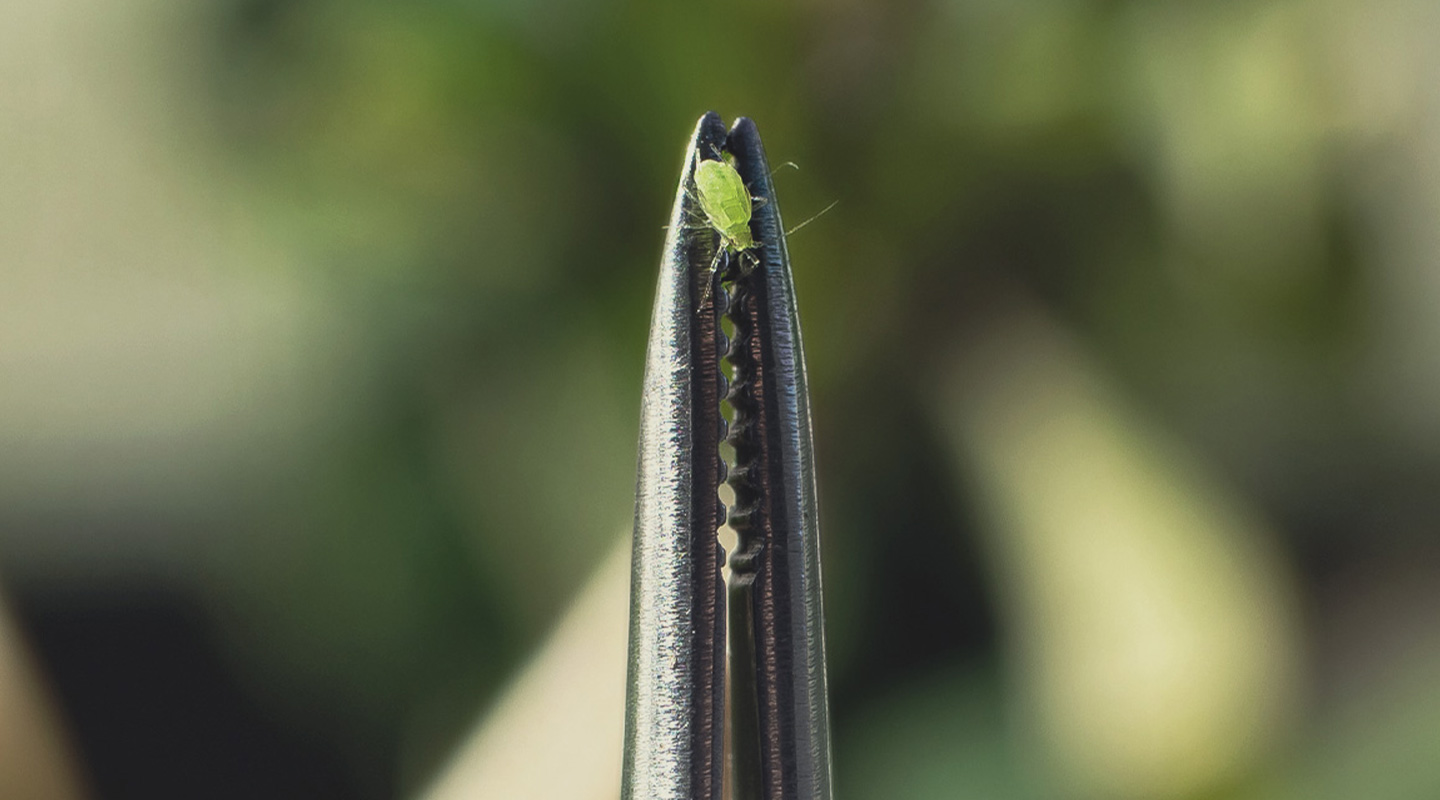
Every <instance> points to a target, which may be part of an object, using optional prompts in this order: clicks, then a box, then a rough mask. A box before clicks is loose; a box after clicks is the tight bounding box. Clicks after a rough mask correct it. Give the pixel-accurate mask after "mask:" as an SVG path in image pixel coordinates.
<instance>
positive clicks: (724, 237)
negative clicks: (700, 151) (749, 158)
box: [695, 161, 755, 253]
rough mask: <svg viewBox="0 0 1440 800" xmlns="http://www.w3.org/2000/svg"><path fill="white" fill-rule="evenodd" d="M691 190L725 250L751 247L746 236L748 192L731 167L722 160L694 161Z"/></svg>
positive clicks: (747, 228)
mask: <svg viewBox="0 0 1440 800" xmlns="http://www.w3.org/2000/svg"><path fill="white" fill-rule="evenodd" d="M695 191H696V193H697V195H698V197H697V198H696V199H697V200H698V201H699V203H700V210H701V211H704V212H705V219H706V221H707V222H708V223H709V225H710V227H712V228H714V229H715V231H716V232H717V233H719V234H720V239H721V242H722V244H723V245H724V246H725V248H726V249H728V250H729V251H730V252H732V253H740V252H743V251H745V250H749V249H751V248H753V247H755V240H754V239H753V238H751V236H750V215H751V211H752V206H751V204H750V192H749V191H748V190H746V188H745V181H744V180H742V179H741V178H740V173H738V172H736V171H735V168H734V167H732V166H730V165H729V164H728V163H726V162H724V161H701V162H700V163H699V164H696V165H695Z"/></svg>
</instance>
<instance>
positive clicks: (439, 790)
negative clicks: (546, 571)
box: [424, 536, 630, 800]
mask: <svg viewBox="0 0 1440 800" xmlns="http://www.w3.org/2000/svg"><path fill="white" fill-rule="evenodd" d="M629 607H630V538H629V537H628V536H627V537H624V538H623V539H622V540H621V542H620V543H619V544H617V545H616V546H615V547H614V549H612V550H611V552H610V553H609V554H608V555H607V556H606V558H605V560H604V562H603V563H602V564H601V566H600V569H599V570H597V571H596V573H595V575H594V577H592V578H591V579H590V582H589V583H588V584H587V585H586V587H585V589H584V590H583V591H582V592H581V593H580V596H579V597H577V598H576V599H575V602H574V603H573V604H572V605H571V607H570V609H569V611H567V612H566V614H565V617H564V618H563V619H562V620H561V622H560V624H559V625H558V626H557V627H556V628H555V631H554V633H552V634H551V636H550V638H549V640H548V641H547V642H546V643H545V645H544V647H543V648H542V649H541V650H540V652H539V653H537V654H536V655H535V657H534V658H533V659H532V660H531V661H530V663H529V664H528V665H526V667H525V669H524V671H523V672H522V673H521V674H520V676H519V678H518V679H517V680H516V681H515V682H514V684H513V685H511V686H510V688H509V689H508V690H506V692H505V694H504V696H503V697H502V698H501V700H500V702H499V704H498V705H496V706H495V708H494V709H493V710H491V711H490V712H489V713H488V714H487V715H486V717H485V719H484V720H483V721H482V723H481V724H480V727H479V728H478V729H477V730H476V731H475V733H474V734H473V735H471V737H470V738H469V740H468V741H467V742H466V743H465V744H464V745H463V746H462V747H461V749H460V751H459V753H458V754H457V755H456V756H455V757H454V759H453V760H452V761H451V763H450V765H449V766H448V767H447V768H446V769H445V771H444V773H443V774H442V776H441V777H440V779H439V780H438V781H437V782H436V783H435V784H434V785H433V787H432V788H431V789H430V791H428V792H427V793H426V794H425V795H424V798H425V800H472V799H473V798H506V800H553V799H554V798H565V800H602V798H603V799H604V800H612V799H613V798H614V797H616V796H618V795H619V792H620V759H621V750H622V743H621V736H622V732H623V730H624V722H625V665H626V641H627V632H628V630H629Z"/></svg>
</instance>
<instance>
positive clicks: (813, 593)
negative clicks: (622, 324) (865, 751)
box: [622, 113, 831, 800]
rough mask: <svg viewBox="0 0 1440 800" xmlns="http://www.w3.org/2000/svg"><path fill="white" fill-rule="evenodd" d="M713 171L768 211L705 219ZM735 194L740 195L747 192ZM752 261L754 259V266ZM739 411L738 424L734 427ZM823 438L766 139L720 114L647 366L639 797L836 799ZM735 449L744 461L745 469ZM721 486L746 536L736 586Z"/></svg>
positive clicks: (710, 120)
mask: <svg viewBox="0 0 1440 800" xmlns="http://www.w3.org/2000/svg"><path fill="white" fill-rule="evenodd" d="M707 156H718V157H719V158H718V159H717V158H707ZM714 163H720V164H725V165H726V166H727V167H729V168H731V169H732V170H733V171H734V173H735V174H736V175H737V176H738V177H739V179H740V181H741V191H740V192H739V194H740V195H741V196H742V197H743V198H744V199H745V201H746V203H749V201H750V198H751V197H752V196H753V197H754V198H756V200H757V202H754V203H753V204H751V205H752V208H751V209H750V211H751V213H750V215H749V219H748V220H746V224H745V230H744V232H743V233H742V232H741V231H740V229H739V227H738V224H739V223H736V224H735V225H725V224H724V223H726V222H727V221H729V220H731V219H738V218H739V217H738V216H736V217H733V218H732V217H728V216H727V217H725V218H724V219H722V220H721V223H722V224H721V225H716V224H714V223H713V222H711V223H709V224H695V223H694V221H693V220H695V219H697V218H699V219H705V220H711V221H713V220H714V219H715V216H714V215H710V214H707V213H706V210H705V209H703V208H701V207H700V198H701V197H704V196H705V193H704V192H703V191H699V190H697V187H696V182H697V179H699V180H705V178H702V177H701V176H703V175H704V174H705V172H706V171H712V170H718V169H719V168H718V167H708V166H705V165H706V164H714ZM715 174H720V173H716V172H712V176H713V175H715ZM720 180H722V181H729V178H728V176H727V175H721V178H720ZM717 191H718V192H722V193H723V195H724V197H726V198H728V199H729V200H732V201H733V200H735V198H734V194H736V193H735V191H734V187H733V186H730V187H729V188H726V186H725V185H720V188H719V189H717ZM697 192H698V193H697ZM716 196H717V197H718V196H720V195H716ZM740 211H743V209H740ZM737 213H738V212H737ZM747 239H748V240H749V243H750V245H751V246H748V247H739V246H738V245H739V244H741V243H744V242H746V240H747ZM741 253H744V254H745V257H746V258H753V259H754V261H753V263H752V264H747V265H745V266H744V267H741V266H740V265H739V264H738V263H737V262H738V261H739V256H740V254H741ZM722 262H724V266H723V267H721V268H716V265H718V264H720V263H722ZM727 284H728V286H729V291H726V288H725V287H726V285H727ZM722 317H728V318H729V320H730V321H731V323H732V325H733V335H732V336H727V335H726V334H725V332H724V328H723V326H722V324H721V320H722ZM722 358H725V359H727V360H728V361H729V362H730V363H731V365H732V367H733V369H734V377H733V382H732V381H727V379H726V377H725V374H724V373H723V372H722V369H721V359H722ZM722 400H728V401H729V403H730V405H731V407H732V409H733V411H734V419H733V421H732V422H731V423H730V424H728V425H727V423H726V421H725V419H724V417H723V416H722V413H721V403H722ZM811 439H812V435H811V427H810V407H809V395H808V391H807V388H806V377H805V361H804V356H803V352H802V349H801V342H800V327H799V321H798V317H797V313H796V305H795V291H794V285H793V282H792V280H791V276H790V262H789V255H788V252H787V250H786V245H785V232H784V227H783V226H782V224H781V220H780V210H779V206H778V204H777V203H776V202H775V198H774V187H773V185H772V184H771V181H770V171H769V169H768V167H767V162H766V159H765V153H764V150H763V148H762V147H761V144H760V137H759V134H758V133H757V132H756V129H755V125H754V124H753V123H752V122H750V121H749V120H747V119H743V118H742V119H740V120H737V121H736V123H735V125H734V127H733V128H732V129H731V130H730V131H729V132H727V131H726V130H725V128H724V125H723V123H722V122H721V120H720V118H719V116H717V115H716V114H714V113H709V114H706V115H705V116H703V117H701V119H700V122H699V124H698V125H697V126H696V128H695V133H694V135H693V136H692V137H691V140H690V144H689V147H688V149H687V151H686V155H685V161H684V166H683V168H682V173H681V178H680V188H679V190H678V191H677V192H676V197H675V208H674V212H673V214H672V217H671V224H670V226H669V233H668V235H667V238H666V242H665V251H664V254H663V256H662V258H661V263H660V276H659V282H658V285H657V289H656V298H655V310H654V316H653V318H652V321H651V329H650V343H649V349H648V351H647V355H646V364H645V379H644V394H643V399H642V407H641V426H640V457H639V468H638V477H637V488H636V500H635V538H634V551H633V561H632V578H631V597H630V650H629V677H628V686H627V701H626V718H625V756H624V769H623V775H624V777H623V788H622V797H623V798H624V800H732V799H733V800H830V796H831V795H830V745H829V720H828V711H827V686H826V679H825V643H824V631H823V619H824V618H823V614H822V609H821V600H820V557H819V550H818V527H817V520H816V512H815V508H816V502H815V476H814V457H813V451H812V443H811ZM722 441H728V442H729V444H730V445H731V446H732V447H733V448H734V465H733V466H732V467H730V468H729V469H728V470H727V467H726V465H725V463H724V461H723V459H722V457H721V450H720V445H721V442H722ZM722 481H725V482H728V483H729V485H730V486H731V488H732V490H733V493H734V501H733V504H732V507H731V508H730V509H729V522H730V525H731V527H732V528H734V529H735V532H736V534H737V537H738V541H737V544H736V546H735V547H734V552H733V553H731V554H730V561H729V566H730V572H731V576H730V581H729V585H728V586H727V585H726V583H725V580H724V578H723V576H722V570H721V567H722V564H723V560H724V558H725V552H724V549H723V548H722V547H721V545H720V541H719V539H718V531H719V528H720V526H721V523H722V521H723V520H724V514H725V511H726V509H725V507H724V504H722V502H721V500H720V496H719V494H718V490H719V488H720V485H721V482H722ZM727 619H728V624H727ZM727 634H728V647H727Z"/></svg>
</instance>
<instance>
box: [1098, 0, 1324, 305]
mask: <svg viewBox="0 0 1440 800" xmlns="http://www.w3.org/2000/svg"><path fill="white" fill-rule="evenodd" d="M1316 8H1317V5H1316V4H1314V3H1309V2H1304V0H1264V1H1263V2H1254V3H1239V4H1213V3H1212V4H1164V3H1159V4H1140V5H1138V6H1135V7H1133V9H1132V10H1131V11H1130V12H1129V24H1128V25H1126V26H1123V27H1122V28H1121V29H1120V30H1121V32H1122V33H1124V34H1126V36H1125V38H1124V39H1123V40H1122V41H1124V42H1125V44H1126V50H1125V52H1128V61H1127V62H1126V63H1125V69H1124V71H1123V73H1122V74H1123V75H1125V76H1126V80H1127V81H1130V82H1131V83H1132V84H1133V85H1132V86H1131V87H1130V89H1131V92H1132V94H1131V98H1132V99H1131V101H1130V102H1128V103H1126V104H1125V105H1124V106H1123V108H1125V109H1128V112H1127V113H1129V114H1131V115H1132V117H1133V118H1132V119H1131V120H1130V124H1129V125H1128V126H1127V127H1128V128H1129V129H1130V130H1131V131H1133V132H1135V133H1136V134H1138V135H1135V137H1134V141H1133V144H1134V145H1135V146H1134V147H1132V148H1131V152H1133V153H1135V154H1137V155H1139V156H1140V157H1142V158H1144V159H1146V161H1147V162H1148V163H1147V164H1146V165H1145V169H1146V170H1147V171H1148V172H1153V173H1154V174H1156V175H1158V176H1159V180H1160V190H1161V201H1162V203H1163V210H1164V211H1165V212H1166V214H1165V217H1166V222H1167V225H1168V228H1169V230H1170V233H1171V234H1172V237H1173V241H1174V243H1175V244H1177V245H1180V248H1181V252H1182V253H1184V254H1186V255H1187V257H1186V258H1185V259H1183V261H1184V265H1185V268H1184V269H1180V270H1179V271H1178V272H1176V273H1175V277H1176V278H1177V279H1179V280H1181V281H1183V282H1184V284H1185V285H1186V286H1188V288H1190V289H1191V290H1192V293H1195V294H1194V296H1197V297H1202V298H1203V297H1205V296H1206V295H1207V293H1209V292H1211V291H1213V290H1214V289H1213V286H1212V284H1214V283H1215V282H1216V281H1217V279H1218V280H1219V281H1222V282H1223V283H1225V284H1230V285H1234V286H1242V287H1248V288H1251V289H1254V290H1261V291H1266V292H1275V293H1285V292H1289V291H1293V290H1294V287H1295V286H1296V285H1303V284H1304V283H1305V282H1306V281H1310V280H1314V279H1315V275H1314V271H1315V270H1319V269H1321V268H1322V267H1323V266H1324V264H1325V261H1324V259H1323V253H1322V252H1321V244H1322V243H1323V242H1324V236H1323V231H1324V226H1325V224H1326V218H1325V213H1326V209H1325V208H1324V207H1323V205H1322V203H1321V201H1322V199H1323V198H1324V197H1325V196H1326V194H1325V192H1324V191H1323V190H1324V188H1325V187H1324V184H1325V180H1326V172H1325V171H1326V169H1327V168H1328V161H1327V159H1328V158H1329V157H1330V156H1331V155H1332V151H1331V150H1330V146H1331V143H1332V137H1331V136H1330V132H1331V126H1332V124H1333V121H1334V119H1335V118H1336V110H1335V109H1334V108H1333V106H1332V105H1331V104H1330V103H1328V102H1327V101H1328V99H1329V98H1328V96H1327V95H1328V94H1329V92H1328V91H1327V88H1326V83H1325V78H1326V77H1327V76H1326V75H1325V74H1324V69H1323V66H1322V65H1323V64H1324V59H1325V53H1324V52H1323V48H1322V47H1321V44H1320V43H1319V42H1318V41H1317V39H1318V37H1317V36H1316V35H1315V34H1316V32H1317V30H1318V29H1319V28H1320V20H1319V19H1318V17H1319V15H1318V14H1317V13H1316ZM1195 253H1200V254H1203V255H1201V256H1200V257H1195V256H1194V254H1195ZM1188 270H1200V271H1201V272H1200V273H1198V274H1190V272H1189V271H1188ZM1226 296H1227V295H1225V294H1222V295H1221V297H1222V298H1223V297H1226ZM1225 302H1230V301H1225Z"/></svg>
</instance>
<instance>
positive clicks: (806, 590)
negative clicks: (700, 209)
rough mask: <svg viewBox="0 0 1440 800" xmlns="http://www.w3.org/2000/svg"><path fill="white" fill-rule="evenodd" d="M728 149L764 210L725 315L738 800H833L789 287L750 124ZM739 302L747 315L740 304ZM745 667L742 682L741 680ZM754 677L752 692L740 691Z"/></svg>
mask: <svg viewBox="0 0 1440 800" xmlns="http://www.w3.org/2000/svg"><path fill="white" fill-rule="evenodd" d="M727 148H728V150H729V151H730V152H731V153H732V154H733V155H734V156H735V161H736V168H737V169H738V170H739V172H740V175H741V177H742V178H743V179H744V180H745V183H746V185H747V186H748V187H750V190H751V192H752V194H753V195H754V196H756V197H759V198H763V199H764V201H765V202H763V203H761V204H758V205H757V206H756V208H755V212H754V217H753V219H752V221H751V226H752V233H753V235H754V236H755V239H756V241H757V242H759V243H760V248H759V253H758V256H759V262H760V263H759V266H758V267H757V268H756V269H755V270H754V271H753V272H752V273H751V274H750V275H749V276H748V277H745V278H742V279H740V280H738V281H737V282H736V289H735V297H736V299H735V303H736V305H737V307H735V308H733V309H732V314H733V315H737V316H748V320H746V321H744V322H741V321H738V320H737V323H736V324H737V340H738V339H739V338H740V333H739V328H740V327H741V326H742V325H743V326H749V327H752V328H753V330H751V331H750V338H749V341H748V343H747V344H748V347H749V352H748V354H745V353H741V354H739V355H740V356H741V357H742V358H744V357H748V358H750V359H752V363H751V364H749V365H748V367H746V366H738V365H737V384H738V383H739V375H740V372H741V371H743V370H745V369H747V368H748V369H750V370H751V371H752V372H753V374H752V375H751V376H750V380H749V383H748V385H746V386H743V387H742V386H737V387H736V391H737V392H749V393H750V396H749V397H748V398H745V399H744V401H743V402H744V403H745V405H746V406H748V407H749V408H751V409H752V412H751V413H753V414H754V418H753V419H749V420H747V421H746V426H747V428H748V429H749V430H748V432H747V434H746V435H747V436H751V437H754V440H753V441H752V442H751V445H752V446H753V447H754V448H755V449H756V450H757V453H756V458H757V460H756V463H755V467H756V468H755V469H754V473H753V474H751V475H749V476H747V477H746V480H747V481H748V482H749V483H750V487H749V488H750V489H751V490H753V491H754V492H755V493H756V497H755V502H754V507H753V509H750V510H749V511H748V514H747V519H745V520H744V524H745V525H746V526H747V527H748V530H747V531H746V532H744V533H742V539H741V546H740V547H739V548H737V556H736V558H734V559H732V561H731V566H732V568H733V569H735V575H734V576H733V577H732V586H731V589H730V598H731V604H732V608H731V631H730V636H731V648H732V651H733V652H734V655H735V656H736V657H737V661H738V660H740V658H741V657H743V658H745V659H748V660H749V661H750V662H751V663H750V664H740V663H737V664H735V665H734V667H735V670H736V672H737V674H736V675H734V676H732V681H734V684H735V687H737V688H736V690H735V693H734V698H733V700H732V702H734V703H736V704H737V705H736V708H734V709H732V713H733V715H734V716H735V717H736V718H737V719H736V721H735V726H736V729H737V740H736V742H735V747H736V749H737V750H743V751H749V750H751V749H755V750H758V759H759V760H758V762H756V763H753V764H752V766H751V767H749V768H747V767H746V766H745V765H744V761H745V760H746V759H749V758H753V757H756V756H752V755H751V754H750V753H749V752H743V751H742V752H737V753H736V755H735V758H736V760H737V775H738V778H739V780H738V781H737V782H738V783H739V786H738V787H737V789H738V791H737V793H736V795H735V796H736V797H737V798H748V797H751V796H754V797H757V798H762V799H763V800H801V799H802V798H803V800H829V799H830V797H831V751H830V724H829V689H828V682H827V679H826V670H825V633H824V624H823V620H824V614H823V607H822V599H821V591H820V589H821V578H820V550H819V520H818V515H817V512H816V506H817V503H816V483H815V469H814V446H813V438H814V437H813V434H812V430H811V422H810V402H809V392H808V384H807V379H806V372H805V358H804V351H803V346H802V343H801V336H800V323H799V313H798V309H797V307H796V303H795V288H794V281H793V278H792V276H791V273H790V257H789V252H788V249H787V247H786V243H785V229H784V224H783V222H782V221H781V217H780V208H779V204H778V203H777V202H776V200H775V192H774V186H773V184H772V183H771V181H770V168H769V165H768V161H767V159H766V157H765V152H764V148H763V146H762V145H761V143H760V136H759V134H758V132H757V131H756V129H755V125H754V123H752V122H751V121H750V120H748V119H745V118H741V119H739V120H736V122H735V125H734V126H733V128H732V129H731V131H730V134H729V137H728V139H727ZM742 303H743V306H744V307H738V306H740V305H741V304H742ZM737 344H738V343H737ZM734 394H735V393H734V392H732V396H733V395H734ZM737 407H738V406H737ZM739 491H740V490H739V489H738V488H737V494H738V493H739ZM732 519H733V516H732ZM747 545H748V546H747ZM742 559H743V561H742ZM747 651H748V652H747ZM741 669H745V670H746V671H747V673H748V674H747V675H746V676H744V677H743V678H742V676H740V675H739V674H738V672H739V671H740V670H741ZM752 677H753V682H754V683H753V686H744V685H745V684H746V683H748V682H749V681H750V680H751V679H752ZM742 686H744V691H742V690H741V689H740V688H739V687H742ZM746 695H750V696H748V697H747V696H746ZM741 703H745V704H748V705H749V706H751V708H753V712H752V711H749V710H747V711H746V713H747V714H750V713H753V714H754V718H753V724H754V726H755V727H754V729H753V730H751V731H749V732H748V733H747V732H746V729H748V728H749V727H750V722H751V720H742V719H738V718H739V717H740V715H741V713H742V711H741V709H740V707H739V704H741ZM752 738H753V739H754V741H741V739H744V740H749V739H752ZM751 792H758V794H754V795H752V794H751Z"/></svg>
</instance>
